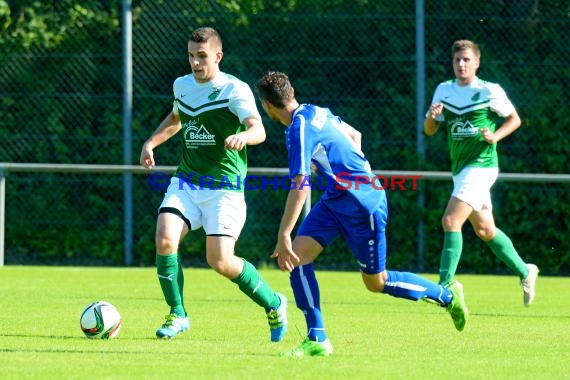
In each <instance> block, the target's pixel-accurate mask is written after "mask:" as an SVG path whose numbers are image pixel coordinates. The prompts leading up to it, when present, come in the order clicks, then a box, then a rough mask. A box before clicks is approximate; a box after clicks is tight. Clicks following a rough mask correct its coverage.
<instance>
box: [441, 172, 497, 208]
mask: <svg viewBox="0 0 570 380" xmlns="http://www.w3.org/2000/svg"><path fill="white" fill-rule="evenodd" d="M498 176H499V168H473V167H469V166H467V167H465V168H463V169H462V170H461V171H460V172H459V174H457V175H454V176H453V193H452V194H451V196H452V197H455V198H457V199H459V200H461V201H463V202H465V203H467V204H468V205H469V206H471V207H473V210H475V211H481V210H483V208H485V209H489V210H491V209H492V208H493V205H492V204H491V187H492V186H493V184H494V183H495V181H496V180H497V177H498Z"/></svg>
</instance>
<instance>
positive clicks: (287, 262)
mask: <svg viewBox="0 0 570 380" xmlns="http://www.w3.org/2000/svg"><path fill="white" fill-rule="evenodd" d="M271 258H272V259H274V258H277V265H278V266H279V269H281V270H282V271H287V272H291V271H292V270H293V269H294V268H295V266H296V265H298V264H299V262H300V260H299V256H297V255H296V254H295V252H293V248H292V243H291V237H290V236H287V237H284V238H282V239H279V241H278V242H277V246H276V247H275V251H274V252H273V255H271Z"/></svg>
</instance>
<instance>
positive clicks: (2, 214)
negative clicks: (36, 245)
mask: <svg viewBox="0 0 570 380" xmlns="http://www.w3.org/2000/svg"><path fill="white" fill-rule="evenodd" d="M5 222H6V171H4V169H0V267H3V266H4V236H6V235H5V234H4V231H5V227H6V223H5Z"/></svg>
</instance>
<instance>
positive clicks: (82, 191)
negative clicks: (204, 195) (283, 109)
mask: <svg viewBox="0 0 570 380" xmlns="http://www.w3.org/2000/svg"><path fill="white" fill-rule="evenodd" d="M415 3H417V2H413V1H406V0H401V1H390V2H380V1H374V0H370V1H366V0H359V1H353V0H337V1H324V0H310V1H309V0H298V1H268V0H267V1H266V0H243V1H224V0H220V1H216V2H214V1H192V2H188V1H182V0H169V1H151V0H140V1H133V2H132V11H133V81H134V82H133V86H134V89H133V90H134V92H133V96H134V98H133V120H132V147H133V148H132V149H133V151H132V162H131V163H132V164H137V163H138V157H139V152H140V147H141V145H142V143H143V142H144V140H145V139H146V138H147V137H148V136H149V135H150V134H151V133H152V132H153V131H154V129H155V128H156V127H157V126H158V124H159V122H160V121H161V120H162V118H163V117H164V116H165V115H166V114H167V113H168V111H169V110H170V107H171V102H172V96H171V92H172V82H173V81H174V79H175V78H176V77H178V76H180V75H184V74H187V73H188V72H190V69H189V64H188V60H187V52H186V43H187V39H188V36H189V33H190V32H191V31H192V30H193V29H194V28H196V27H198V26H202V25H206V24H207V25H212V26H214V27H216V28H217V29H218V30H219V31H220V32H221V34H222V37H223V39H224V52H225V56H224V59H223V61H222V64H221V67H222V70H223V71H226V72H228V73H231V74H233V75H236V76H237V77H239V78H241V79H242V80H244V81H246V82H248V83H249V84H253V82H254V81H255V80H256V79H257V77H258V76H259V75H260V74H261V73H262V72H263V71H265V70H267V69H276V70H282V71H285V72H287V73H288V74H289V75H290V77H291V79H292V81H293V84H294V86H295V87H296V90H297V98H298V100H299V101H301V102H311V103H316V104H319V105H323V106H328V107H330V108H331V109H332V110H333V112H335V113H337V114H339V115H341V116H342V117H343V119H345V120H346V121H347V122H349V123H350V124H352V125H354V126H355V127H356V128H358V129H359V130H360V131H361V132H362V133H363V135H364V138H363V149H364V152H365V153H366V155H367V156H368V159H369V160H370V162H371V164H372V166H373V168H374V169H377V170H402V171H403V170H435V171H442V170H443V171H446V170H449V159H448V152H447V148H446V140H445V134H444V133H441V132H440V133H439V134H438V135H436V136H435V137H432V138H429V139H427V138H426V139H425V147H424V148H423V149H425V151H422V150H421V149H419V148H418V136H417V133H416V107H417V99H416V92H417V90H418V89H417V88H416V61H417V59H418V57H417V56H416V46H415V44H416V41H415V29H416V13H415ZM420 3H421V2H420ZM423 5H424V11H425V13H424V19H425V31H424V32H425V38H426V44H425V70H426V82H425V86H426V94H425V99H424V101H425V103H426V107H427V104H429V102H430V100H431V95H432V93H433V91H434V89H435V86H436V85H437V84H438V83H439V82H441V81H443V80H446V79H451V78H453V70H452V66H451V44H452V43H453V41H454V40H456V39H460V38H468V39H472V40H474V41H476V42H478V43H479V45H480V47H481V50H482V62H481V68H480V70H479V76H480V77H481V78H483V79H486V80H489V81H492V82H498V83H500V84H502V86H503V87H504V88H505V90H506V91H507V93H508V94H509V96H510V98H511V100H512V101H513V102H514V104H515V105H516V106H517V109H518V111H519V114H520V116H521V119H522V120H523V125H522V127H521V129H520V130H519V131H517V132H516V133H515V134H513V135H512V136H510V137H509V138H508V139H506V140H504V141H502V142H501V143H500V145H499V152H500V155H501V156H500V160H501V170H502V171H503V172H524V173H568V172H569V170H568V169H569V166H568V162H567V157H568V156H569V153H570V152H569V151H570V144H569V141H568V137H567V134H566V133H565V131H566V130H567V129H568V127H569V124H570V121H569V120H570V117H569V116H570V115H569V113H570V111H569V109H570V108H569V105H570V104H569V103H570V100H569V97H568V93H569V88H568V87H569V86H570V67H568V65H567V64H566V62H567V61H568V59H569V58H570V47H569V45H568V44H567V42H566V41H565V38H564V37H565V36H568V35H570V30H569V29H570V22H569V21H570V20H569V14H570V1H562V0H560V1H555V0H553V1H549V2H548V4H547V5H546V2H541V1H538V0H522V1H516V0H503V1H499V0H489V1H465V2H461V4H458V3H457V2H455V1H449V0H441V1H436V0H426V1H425V2H423ZM121 11H122V2H121V1H119V0H116V1H112V0H108V1H103V0H99V1H95V0H85V1H81V2H79V1H71V0H59V1H44V2H41V3H40V2H36V1H32V0H19V1H0V28H1V29H0V30H1V34H0V47H1V49H2V52H3V53H2V54H1V55H0V95H1V96H0V113H1V114H0V141H1V142H2V143H1V148H0V162H21V163H25V162H44V163H81V164H121V163H123V131H122V126H121V123H122V93H123V82H122V59H123V57H122V46H121V27H122V25H121ZM264 121H265V125H266V128H267V132H268V140H267V142H265V143H264V144H262V145H260V146H256V147H250V148H249V164H250V166H252V167H283V166H285V165H286V150H285V146H284V141H283V127H282V126H281V125H277V124H275V123H273V122H271V121H270V120H268V119H265V120H264ZM179 143H180V142H179V141H178V140H177V139H172V141H169V142H168V143H166V144H164V145H163V146H161V147H160V148H158V149H157V150H156V160H157V164H159V165H176V164H177V163H178V156H179V153H180V151H179ZM146 180H147V178H146V177H145V176H134V177H133V196H134V200H135V202H134V226H135V236H134V242H133V244H134V253H135V257H134V259H135V264H136V265H141V266H145V265H153V263H154V238H153V235H154V226H155V213H156V208H157V207H158V205H159V203H160V201H161V200H162V192H159V191H153V190H152V189H150V188H149V186H148V185H147V182H146ZM122 186H123V182H122V177H121V176H120V175H80V174H41V175H40V174H30V173H12V174H10V176H9V178H8V181H7V189H6V191H7V206H8V207H7V209H6V210H5V211H6V222H7V226H6V239H7V240H6V263H7V264H10V263H42V264H50V263H54V264H77V263H89V264H110V265H120V264H121V263H122V255H123V247H122V244H123V241H122V233H123V221H122V215H123V207H124V205H123V190H122ZM569 186H570V185H568V184H552V183H538V184H537V183H532V184H529V183H514V182H509V183H506V182H505V183H503V182H499V183H497V185H495V187H494V190H493V197H494V206H495V214H496V219H497V224H498V225H499V226H501V228H502V229H503V230H504V231H505V232H507V233H508V234H509V235H511V237H512V238H513V241H514V242H515V246H517V247H518V249H519V251H520V253H521V256H522V257H523V258H524V259H526V260H529V261H533V262H536V263H537V264H538V265H539V266H540V267H541V269H542V271H543V273H545V274H569V273H570V245H569V244H568V241H567V236H568V235H569V233H568V232H569V231H568V226H569V225H570V216H569V215H570V197H569V195H568V190H569ZM420 189H421V191H422V192H423V193H422V194H423V196H424V198H425V202H424V205H423V206H422V207H420V206H418V196H420V192H419V191H399V190H394V191H389V192H388V197H389V202H390V208H391V210H390V213H391V216H390V221H389V226H388V246H389V257H388V264H389V265H390V267H392V268H394V269H398V268H406V269H417V268H421V269H422V270H425V271H428V272H436V271H437V267H438V262H439V252H440V249H441V242H442V231H441V226H440V218H441V214H442V213H443V209H444V207H445V203H446V201H447V198H448V197H449V194H450V191H451V182H450V181H421V183H420ZM317 196H318V192H316V193H315V194H313V197H317ZM285 197H286V191H249V192H247V193H246V199H247V202H248V208H249V213H248V221H247V223H246V226H245V228H244V231H243V233H242V236H241V238H240V240H239V242H238V245H237V253H238V254H239V255H242V256H244V257H247V258H248V259H250V260H252V261H253V262H255V263H257V264H259V265H262V264H268V263H270V262H271V261H270V260H269V255H270V253H271V251H272V249H273V247H274V243H275V239H274V236H275V233H276V231H277V227H278V223H279V218H280V216H281V212H282V209H283V205H284V201H285ZM418 223H423V224H424V226H425V235H424V236H418V234H417V225H418ZM465 232H466V233H465V244H464V258H463V260H462V263H461V268H460V271H463V272H492V273H500V272H502V271H505V269H506V267H505V266H504V265H502V264H499V263H497V262H496V260H495V258H494V256H493V255H492V254H491V253H490V251H489V250H488V249H487V247H486V246H485V245H484V244H483V243H481V242H480V241H478V240H477V239H476V238H475V236H474V234H473V232H472V231H471V230H470V226H466V227H465ZM202 237H203V233H202V232H194V233H191V235H190V236H189V237H188V238H187V239H186V241H185V242H184V243H183V249H182V251H183V252H184V256H185V258H186V260H187V263H188V264H189V265H204V260H203V255H204V242H203V239H202ZM418 239H421V240H422V241H421V242H419V241H418ZM420 243H421V244H422V245H423V246H424V247H425V248H424V252H425V253H424V256H423V258H422V261H421V262H418V259H417V257H416V251H417V245H418V244H420ZM319 265H320V266H321V267H322V268H335V269H348V268H355V266H354V263H353V261H352V258H351V256H350V254H349V252H348V251H347V248H346V245H345V244H344V243H342V242H336V243H335V244H333V245H332V246H331V247H330V248H329V249H328V250H327V251H325V253H323V254H322V256H321V258H320V259H319Z"/></svg>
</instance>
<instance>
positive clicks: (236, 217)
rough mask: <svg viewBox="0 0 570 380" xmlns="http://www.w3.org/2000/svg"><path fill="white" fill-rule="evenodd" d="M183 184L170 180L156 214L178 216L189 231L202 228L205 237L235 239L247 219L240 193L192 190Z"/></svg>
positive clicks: (175, 179)
mask: <svg viewBox="0 0 570 380" xmlns="http://www.w3.org/2000/svg"><path fill="white" fill-rule="evenodd" d="M182 185H183V186H181V181H180V179H179V178H177V177H172V178H171V180H170V185H169V186H168V189H167V190H166V194H165V195H164V199H163V201H162V203H161V205H160V207H159V212H173V213H175V214H177V215H179V216H181V217H182V219H184V221H185V222H186V224H187V225H188V228H190V229H191V230H197V229H199V228H200V227H203V228H204V231H205V232H206V235H227V236H232V237H233V238H235V239H236V240H237V238H238V237H239V234H240V232H241V230H242V228H243V225H244V224H245V218H246V208H247V207H246V204H245V198H244V194H243V192H238V191H232V190H214V189H200V188H195V189H192V188H191V187H190V186H189V185H188V184H186V183H184V181H182ZM168 209H173V210H170V211H169V210H168Z"/></svg>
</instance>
